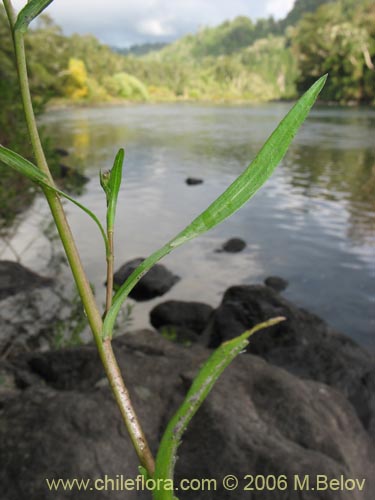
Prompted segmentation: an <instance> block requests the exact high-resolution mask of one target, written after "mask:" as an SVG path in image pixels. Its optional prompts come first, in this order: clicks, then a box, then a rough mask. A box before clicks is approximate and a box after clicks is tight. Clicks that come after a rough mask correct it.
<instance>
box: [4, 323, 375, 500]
mask: <svg viewBox="0 0 375 500" xmlns="http://www.w3.org/2000/svg"><path fill="white" fill-rule="evenodd" d="M114 349H115V352H116V355H117V357H118V361H119V365H120V368H121V369H122V371H123V373H124V374H125V379H126V380H127V383H128V386H129V387H130V391H131V394H132V398H133V400H134V405H135V408H136V409H137V411H138V413H139V417H140V420H141V421H142V423H143V424H144V427H145V430H146V433H147V436H148V438H149V440H150V443H151V447H152V449H153V451H154V452H155V451H156V448H157V443H158V442H159V440H160V432H161V429H164V428H165V424H166V422H167V420H168V419H169V418H170V417H171V415H173V413H174V411H175V409H176V407H177V406H178V405H179V404H180V403H181V401H182V399H183V397H184V395H185V394H186V391H187V388H188V387H187V386H188V384H189V383H190V382H191V381H192V379H193V376H194V374H195V373H196V372H197V370H198V368H199V366H200V365H201V364H202V361H203V360H204V359H206V358H207V357H208V356H209V354H210V353H209V351H207V350H205V349H203V348H201V347H200V346H198V345H195V346H193V347H191V348H190V349H185V348H182V347H181V346H178V345H176V344H173V343H171V342H167V341H166V340H164V339H163V338H162V337H161V336H158V335H156V334H155V333H153V332H146V331H142V332H135V334H128V335H126V336H122V337H119V338H117V339H115V341H114ZM73 353H74V355H73ZM30 356H31V357H34V359H35V355H23V356H21V357H19V359H17V360H14V361H13V365H12V366H10V364H9V363H8V364H7V365H6V367H4V366H2V365H1V363H0V372H1V373H2V374H3V373H4V369H5V370H6V373H7V377H8V389H7V391H6V392H5V393H4V395H3V397H4V398H6V404H4V406H3V409H2V411H1V413H0V442H1V447H0V463H1V464H2V467H1V469H0V481H1V485H2V499H3V500H26V499H27V500H40V499H41V498H43V499H45V500H49V499H51V500H52V499H53V500H63V499H65V498H87V499H88V498H91V499H94V500H99V499H108V500H109V499H111V500H116V499H122V498H124V491H117V492H116V491H108V492H107V491H97V490H95V489H93V490H91V491H87V492H83V491H80V492H77V490H75V491H72V492H71V493H67V492H66V491H64V490H63V489H62V488H61V489H60V490H59V491H53V492H52V491H48V488H47V487H46V481H45V478H49V479H52V478H65V479H67V478H69V479H71V478H92V479H94V478H103V477H104V475H107V476H108V477H109V478H114V479H115V478H116V475H117V474H119V475H120V474H122V475H123V476H124V477H126V478H136V476H137V474H138V469H137V465H138V460H137V458H136V456H135V453H134V451H133V449H132V446H131V445H130V440H129V438H128V435H127V433H126V431H125V430H124V426H123V423H122V421H121V417H120V413H119V411H118V409H117V407H116V405H115V402H114V399H113V397H112V395H111V393H110V389H109V387H108V384H107V383H106V382H105V379H104V372H103V369H102V367H101V365H100V362H99V359H98V356H97V353H96V349H95V348H94V347H93V346H84V347H81V348H77V349H74V350H73V349H70V350H67V351H60V352H54V353H51V352H49V353H45V354H40V355H39V356H40V357H41V358H44V362H42V363H41V364H40V361H39V362H38V363H37V364H39V368H37V371H38V372H40V377H38V376H35V374H34V375H33V377H34V378H30V380H34V381H33V383H32V384H31V385H30V386H28V387H27V389H25V390H21V389H17V387H15V384H14V383H13V382H12V377H15V374H16V372H17V370H26V369H29V370H30V369H31V368H30V367H31V366H32V365H33V363H31V362H30ZM72 356H73V359H74V368H73V370H72V365H71V362H70V360H71V359H72ZM80 358H81V359H80ZM54 364H55V365H56V369H55V370H54V374H53V376H52V377H51V375H50V374H49V369H47V372H45V369H44V368H43V369H42V370H40V366H51V365H54ZM27 367H28V368H27ZM34 368H35V365H34ZM12 370H13V375H9V374H11V373H12ZM42 372H43V373H42ZM46 375H47V376H46ZM373 451H374V450H373V448H372V445H371V442H370V440H369V439H368V434H367V433H366V431H365V430H364V428H363V426H362V424H361V422H360V420H359V419H358V418H357V416H356V413H355V412H354V411H353V408H352V406H351V405H350V404H349V403H348V401H346V400H345V398H344V397H343V396H342V394H340V393H339V392H338V391H335V390H333V389H331V388H330V387H328V386H326V385H324V384H321V383H316V382H312V381H309V380H302V379H299V378H298V377H296V376H295V375H293V374H290V373H288V372H287V371H285V370H283V369H281V368H278V367H275V366H272V365H271V364H269V363H267V362H266V361H264V360H262V359H261V358H259V357H257V356H252V355H247V356H240V357H238V358H237V359H236V360H235V361H234V362H233V364H232V365H231V366H230V367H229V368H228V369H227V370H226V371H225V372H224V374H223V375H222V376H221V378H220V380H219V381H218V383H217V384H216V386H215V388H214V389H213V391H212V392H211V394H210V396H209V397H208V399H207V400H206V401H205V402H204V404H203V406H202V407H201V409H200V410H199V411H198V413H197V415H196V416H195V417H194V418H193V420H192V423H191V425H190V427H189V429H188V431H187V433H186V434H185V436H184V439H183V444H182V446H181V447H180V449H179V452H178V455H179V459H178V461H177V465H176V478H175V481H176V482H178V481H179V480H180V479H182V478H199V477H200V478H213V479H216V480H217V489H216V490H215V491H213V490H212V491H195V492H194V495H193V496H192V493H191V491H190V492H189V491H188V492H182V491H179V492H178V496H179V498H180V499H181V500H191V499H192V498H194V500H207V499H208V500H213V499H215V500H216V499H218V498H220V500H222V499H223V500H225V499H236V500H237V499H240V500H242V499H248V498H258V495H255V496H254V495H252V496H251V497H250V496H249V492H248V491H244V488H243V487H244V485H245V484H247V483H248V482H249V479H248V480H246V481H245V480H244V479H243V478H244V477H245V476H246V475H247V474H252V475H254V476H255V475H257V474H260V475H266V476H270V475H275V476H280V475H286V476H287V481H288V488H287V490H286V491H279V490H278V489H276V490H275V491H272V492H271V493H270V494H265V496H263V494H262V495H261V496H259V498H266V499H268V498H269V499H271V498H272V500H282V499H285V498H288V499H292V500H293V499H295V500H297V499H298V500H315V499H316V498H318V497H319V499H320V500H354V499H355V500H372V498H374V495H375V492H374V484H373ZM227 474H235V475H236V476H238V477H239V478H240V481H241V488H238V489H237V490H236V491H232V492H230V491H225V490H224V489H223V488H222V486H221V485H222V480H223V478H224V477H225V476H226V475H227ZM317 474H319V475H327V476H328V477H329V478H330V479H331V478H340V476H341V475H344V476H345V477H346V478H359V479H362V478H365V480H366V483H365V488H364V490H363V491H362V492H361V491H358V490H356V491H354V492H353V491H345V490H343V491H334V492H333V491H332V490H325V491H319V495H317V494H316V491H309V490H303V491H294V487H293V485H294V476H295V475H299V476H300V477H301V479H302V480H303V478H304V476H305V475H309V476H310V478H311V485H312V486H315V478H316V475H317ZM175 484H176V483H175ZM125 497H126V499H127V500H133V499H134V500H135V499H139V498H145V499H146V498H150V493H149V492H147V493H145V494H143V493H142V492H136V491H127V492H126V494H125Z"/></svg>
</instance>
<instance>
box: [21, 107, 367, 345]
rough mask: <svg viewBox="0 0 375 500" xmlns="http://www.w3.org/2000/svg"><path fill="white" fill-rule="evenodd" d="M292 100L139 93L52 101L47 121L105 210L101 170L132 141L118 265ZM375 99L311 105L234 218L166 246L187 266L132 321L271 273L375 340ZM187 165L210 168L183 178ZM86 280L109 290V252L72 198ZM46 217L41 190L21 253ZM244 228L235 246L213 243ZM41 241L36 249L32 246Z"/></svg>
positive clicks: (174, 262)
mask: <svg viewBox="0 0 375 500" xmlns="http://www.w3.org/2000/svg"><path fill="white" fill-rule="evenodd" d="M289 108H290V105H289V104H286V103H272V104H262V105H257V106H211V105H207V106H205V105H191V104H166V105H164V104H163V105H133V106H121V107H98V108H87V109H69V110H57V111H53V112H49V113H48V114H47V115H46V116H44V118H43V120H42V123H43V125H44V126H47V127H48V129H49V133H50V135H52V136H53V137H54V138H55V139H56V142H57V144H58V145H59V147H61V148H65V149H67V150H68V151H69V152H70V156H69V157H68V159H67V160H64V161H65V162H66V163H67V164H69V165H72V166H76V167H77V168H83V169H84V171H85V174H86V175H87V176H89V177H90V182H89V183H88V184H87V186H86V190H85V192H84V194H83V195H82V196H81V197H80V201H81V202H82V203H84V204H86V205H87V206H89V207H90V208H91V209H92V210H93V211H95V212H96V213H97V214H99V216H100V217H101V218H102V219H103V220H104V216H105V202H104V195H103V193H102V191H101V188H100V185H99V182H98V172H99V169H101V168H102V169H107V168H110V167H111V164H112V161H113V158H114V156H115V154H116V152H117V150H118V149H119V148H120V147H125V149H126V160H125V168H124V181H123V185H122V188H121V193H120V197H119V205H118V211H117V226H116V237H115V240H116V262H117V267H118V266H119V265H120V264H122V263H124V262H125V261H127V260H129V259H131V258H134V257H139V256H143V257H146V256H147V255H148V254H149V253H150V252H152V251H153V250H155V249H156V248H158V247H159V246H161V245H162V244H164V243H165V242H166V241H167V240H169V239H170V238H171V237H172V236H173V235H174V234H175V233H176V232H177V231H180V230H181V229H182V228H183V227H184V226H185V225H186V224H187V223H188V222H189V221H190V220H191V219H192V218H193V217H195V216H196V215H197V214H198V213H199V212H200V211H201V210H203V209H204V208H205V207H206V206H207V205H208V204H209V203H210V202H211V201H212V200H213V199H214V198H215V197H216V196H217V195H219V194H220V193H221V192H222V191H223V190H224V189H225V188H226V187H227V186H228V185H229V184H230V183H231V182H232V181H233V180H234V179H235V178H236V176H237V175H239V174H240V173H241V171H242V170H243V169H244V168H245V167H246V166H247V164H248V163H249V161H250V160H251V159H252V158H253V157H254V156H255V154H256V152H257V151H258V150H259V148H260V147H261V146H262V144H263V142H264V141H265V139H266V138H267V136H268V135H269V134H270V133H271V131H272V130H273V129H274V127H275V126H276V125H277V123H278V122H279V120H280V119H281V118H282V117H283V116H284V114H285V113H286V112H287V111H288V109H289ZM374 125H375V111H374V110H369V109H339V108H327V107H324V108H323V107H316V108H315V109H314V110H313V111H312V113H311V115H310V116H309V118H308V120H307V121H306V123H305V124H304V125H303V127H302V129H301V131H300V132H299V134H298V136H297V137H296V138H295V140H294V142H293V145H292V146H291V148H290V150H289V151H288V153H287V156H286V157H285V159H284V160H283V162H282V164H281V165H280V166H279V167H278V169H277V170H276V172H275V173H274V175H273V176H272V178H271V179H270V180H269V181H268V183H267V184H266V185H265V186H264V187H263V188H262V190H261V191H259V192H258V193H257V194H256V196H255V197H254V198H253V199H252V200H251V201H250V202H249V203H248V204H247V205H246V206H245V207H243V208H242V209H241V210H240V211H239V212H237V213H236V214H235V215H234V216H233V217H232V218H231V219H229V220H228V221H226V222H224V223H223V224H222V225H221V226H219V227H218V228H216V229H214V230H212V231H211V232H209V233H206V235H204V236H202V237H200V238H199V239H197V240H194V241H192V242H190V243H188V244H187V245H185V246H183V247H181V248H179V249H177V250H176V251H175V252H173V253H172V254H170V255H169V256H168V257H167V258H166V259H165V260H164V263H165V264H166V265H167V267H168V268H169V269H170V270H172V271H173V272H175V273H176V274H178V275H179V276H180V277H181V278H182V279H181V281H180V282H179V283H178V284H177V285H175V286H174V288H173V289H172V290H171V291H170V292H169V293H168V294H167V295H165V296H164V297H162V298H160V299H156V300H153V301H151V302H148V303H141V304H139V303H138V304H136V305H135V307H134V309H133V312H132V316H133V326H134V327H143V326H147V325H148V312H149V310H150V309H151V308H152V307H154V305H156V304H157V303H158V302H161V301H163V300H166V299H170V298H175V299H182V300H196V301H202V302H208V303H210V304H212V305H214V306H215V305H217V304H219V302H220V300H221V296H222V294H223V292H224V291H225V289H226V288H227V287H229V286H230V285H233V284H240V283H243V284H246V283H247V284H250V283H260V282H262V280H263V279H264V278H265V277H267V276H269V275H278V276H281V277H283V278H285V279H287V280H288V281H289V282H290V285H289V287H288V289H287V290H286V291H285V292H284V295H285V296H286V297H287V298H289V299H291V300H293V301H295V302H296V303H297V304H298V305H300V306H302V307H305V308H308V309H309V310H311V311H313V312H315V313H317V314H318V315H320V316H321V317H323V318H324V319H326V320H327V321H328V322H329V323H330V324H331V325H332V326H334V327H335V328H337V329H338V330H341V331H342V332H344V333H347V334H348V335H350V336H351V337H352V338H354V339H355V340H357V341H358V342H360V343H361V344H362V345H366V346H368V347H370V348H371V349H374V339H375V313H374V309H375V307H374V306H375V302H374V299H375V194H374V193H375V166H374V165H375V155H374V133H373V131H374ZM188 176H193V177H199V178H202V179H204V183H203V184H201V185H198V186H191V187H189V186H187V185H186V184H185V179H186V177H188ZM67 209H68V214H69V218H70V220H71V224H72V227H73V231H74V234H75V235H76V236H77V240H78V245H79V249H80V250H81V253H82V257H83V260H84V262H85V266H86V269H87V272H88V274H89V277H90V280H91V282H92V283H93V284H94V286H95V289H96V293H97V295H98V297H99V300H100V301H102V302H104V287H103V282H104V279H105V260H104V251H103V245H102V243H101V240H100V237H99V236H98V234H97V230H96V227H95V225H94V224H92V223H91V221H90V220H89V219H87V216H86V215H85V214H83V213H81V212H80V211H79V210H78V209H76V208H75V207H74V206H71V205H67ZM46 217H48V215H47V210H46V206H45V203H44V201H42V200H37V201H36V203H35V204H34V206H33V207H31V209H30V211H29V213H28V214H27V216H26V219H25V220H24V221H23V223H22V224H21V226H20V227H19V228H18V233H17V234H15V235H14V238H15V239H14V241H13V243H14V245H16V244H17V238H18V239H19V240H20V241H21V240H22V244H23V245H26V244H27V241H26V240H27V238H29V239H30V240H33V241H34V243H33V244H30V245H29V246H28V248H29V250H28V251H27V252H25V253H24V255H25V260H26V263H28V264H34V266H33V267H34V268H35V267H36V268H38V267H39V268H40V270H42V268H43V259H44V258H45V252H46V250H45V248H44V246H43V245H40V244H39V246H38V244H35V238H33V237H32V235H33V234H34V232H35V231H37V230H36V228H37V227H38V225H39V222H40V220H44V219H46ZM20 235H21V236H22V235H23V236H22V237H21V236H20ZM231 237H240V238H243V239H244V240H245V241H246V242H247V248H246V249H245V250H244V251H243V252H241V253H239V254H226V253H215V249H217V248H218V247H220V246H221V244H222V243H223V242H224V241H225V240H226V239H228V238H231ZM31 247H33V248H34V250H32V249H31Z"/></svg>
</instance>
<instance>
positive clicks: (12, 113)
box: [0, 0, 375, 222]
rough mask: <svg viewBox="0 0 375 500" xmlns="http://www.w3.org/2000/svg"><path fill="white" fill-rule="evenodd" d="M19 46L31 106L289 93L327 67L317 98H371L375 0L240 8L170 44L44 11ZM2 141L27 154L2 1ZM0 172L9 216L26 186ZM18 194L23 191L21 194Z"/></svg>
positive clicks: (0, 211) (3, 207)
mask: <svg viewBox="0 0 375 500" xmlns="http://www.w3.org/2000/svg"><path fill="white" fill-rule="evenodd" d="M26 45H27V54H28V65H29V73H30V84H31V90H32V95H33V99H34V104H35V109H36V112H37V113H40V112H42V111H43V110H44V109H45V106H46V104H47V103H49V104H51V105H59V104H66V103H79V104H83V103H87V104H91V103H96V102H106V101H116V100H119V101H120V100H128V101H173V100H202V101H203V100H204V101H229V102H232V101H238V102H243V101H248V102H254V101H258V102H259V101H268V100H276V99H293V98H296V97H297V96H298V94H300V93H301V92H303V91H304V90H305V89H307V88H308V87H309V86H310V85H311V83H312V82H313V81H314V80H316V79H317V78H318V77H319V76H321V75H322V74H324V73H327V72H328V73H329V79H328V81H327V84H326V87H325V89H324V92H323V93H322V96H321V98H322V100H326V101H331V102H335V103H339V104H361V103H366V104H375V96H374V89H375V71H374V64H375V3H374V2H373V0H337V1H332V0H296V2H295V4H294V7H293V8H292V10H291V11H290V12H289V14H288V15H287V16H286V18H285V19H282V20H280V21H275V20H274V19H273V18H272V17H271V18H269V19H261V20H258V21H257V22H253V21H252V20H250V19H249V18H247V17H244V16H241V17H237V18H236V19H234V20H232V21H226V22H224V23H222V24H221V25H220V26H217V27H214V28H203V29H201V30H200V31H199V32H198V33H196V34H194V35H187V36H185V37H183V38H182V39H180V40H177V41H176V42H174V43H172V44H170V45H166V46H165V45H164V44H145V45H144V46H135V47H134V49H132V48H130V49H129V48H127V49H118V48H111V47H109V46H106V45H104V44H102V43H101V42H99V41H98V40H97V39H96V38H95V37H94V36H91V35H85V36H82V35H76V34H75V35H72V36H69V37H68V36H65V35H64V34H63V33H62V31H61V29H60V28H59V27H58V26H57V25H56V24H55V23H54V22H53V21H52V20H51V19H50V18H49V17H48V16H46V15H43V16H41V17H40V19H39V20H38V22H37V23H36V25H35V26H34V28H33V29H32V30H31V31H30V33H29V34H28V35H27V37H26ZM43 137H44V134H43ZM43 140H44V143H45V145H46V151H47V156H48V158H49V160H50V163H51V165H52V169H53V168H55V169H57V172H58V169H59V158H58V157H57V155H56V152H55V150H54V149H53V147H52V146H51V145H50V144H49V143H48V141H47V140H46V138H45V137H44V139H43ZM0 143H2V144H4V145H5V146H8V147H11V148H13V149H15V150H16V151H18V152H19V153H21V154H23V155H24V156H26V157H28V158H31V156H32V155H31V151H30V144H29V141H28V139H27V135H26V130H25V126H24V123H23V116H22V109H21V105H20V99H19V90H18V84H17V78H16V69H15V66H14V62H13V49H12V46H11V37H10V33H9V27H8V24H7V20H6V16H5V13H4V10H3V8H2V6H1V7H0ZM4 170H5V173H4V174H2V177H1V182H0V200H1V203H0V220H2V221H3V222H4V221H6V222H9V221H11V220H12V218H13V217H14V213H15V212H17V210H18V209H19V210H22V207H23V205H25V204H27V203H28V202H29V196H30V198H31V197H32V194H33V187H32V186H31V185H30V184H29V183H28V181H27V180H25V179H23V178H21V177H19V178H18V176H17V180H16V182H15V181H14V175H16V174H13V173H10V172H8V171H7V170H6V169H4ZM17 193H22V196H21V198H20V199H19V200H18V198H17V197H18V194H17ZM28 193H29V195H28ZM2 194H3V196H2ZM5 194H6V196H4V195H5ZM10 194H11V195H12V196H9V195H10ZM6 200H8V202H7V201H6ZM10 207H13V208H12V209H10ZM14 207H16V209H14Z"/></svg>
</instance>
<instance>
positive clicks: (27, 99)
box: [3, 0, 155, 476]
mask: <svg viewBox="0 0 375 500" xmlns="http://www.w3.org/2000/svg"><path fill="white" fill-rule="evenodd" d="M3 3H4V7H5V10H6V13H7V16H8V19H9V24H10V26H11V30H12V36H13V42H14V50H15V56H16V64H17V71H18V78H19V84H20V90H21V96H22V103H23V107H24V112H25V119H26V123H27V128H28V132H29V137H30V141H31V145H32V148H33V152H34V155H35V159H36V162H37V165H38V167H39V168H40V170H41V171H43V172H44V173H45V174H46V175H47V177H48V179H49V180H50V182H51V185H54V182H53V179H52V176H51V172H50V170H49V167H48V164H47V161H46V158H45V155H44V151H43V147H42V144H41V141H40V137H39V132H38V128H37V125H36V120H35V115H34V110H33V105H32V101H31V95H30V89H29V81H28V75H27V65H26V56H25V46H24V38H23V35H22V33H20V32H17V31H14V29H13V26H14V23H15V20H16V16H15V12H14V10H13V6H12V3H11V1H10V0H3ZM43 191H44V194H45V196H46V199H47V201H48V204H49V207H50V210H51V213H52V216H53V219H54V221H55V224H56V228H57V230H58V233H59V235H60V238H61V242H62V244H63V247H64V250H65V253H66V256H67V259H68V262H69V265H70V267H71V270H72V273H73V277H74V280H75V283H76V285H77V289H78V292H79V295H80V297H81V300H82V303H83V306H84V309H85V312H86V315H87V319H88V322H89V324H90V327H91V330H92V333H93V335H94V339H95V342H96V345H97V349H98V352H99V356H100V359H101V361H102V363H103V366H104V369H105V372H106V375H107V377H108V379H109V382H110V385H111V388H112V391H113V394H114V396H115V399H116V402H117V405H118V406H119V408H120V412H121V415H122V417H123V419H124V422H125V425H126V427H127V430H128V432H129V434H130V438H131V441H132V443H133V446H134V448H135V450H136V452H137V455H138V458H139V460H140V462H141V464H142V466H143V467H145V469H146V470H147V471H148V473H149V474H150V475H151V476H152V475H153V473H154V468H155V465H154V459H153V457H152V454H151V451H150V448H149V446H148V444H147V441H146V438H145V436H144V433H143V431H142V428H141V426H140V423H139V421H138V418H137V416H136V414H135V411H134V408H133V406H132V404H131V401H130V397H129V393H128V390H127V389H126V387H125V384H124V381H123V378H122V375H121V372H120V369H119V366H118V364H117V361H116V358H115V355H114V352H113V349H112V345H111V342H110V341H108V340H107V341H105V342H103V341H102V336H101V335H102V326H103V324H102V318H101V314H100V312H99V309H98V306H97V304H96V301H95V297H94V294H93V292H92V290H91V287H90V283H89V281H88V279H87V276H86V273H85V271H84V269H83V266H82V262H81V259H80V256H79V253H78V250H77V247H76V244H75V241H74V238H73V235H72V232H71V229H70V226H69V224H68V221H67V219H66V215H65V212H64V208H63V206H62V203H61V200H60V198H59V196H58V195H57V194H55V193H54V192H52V191H51V190H48V189H43Z"/></svg>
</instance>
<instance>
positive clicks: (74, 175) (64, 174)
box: [56, 164, 90, 185]
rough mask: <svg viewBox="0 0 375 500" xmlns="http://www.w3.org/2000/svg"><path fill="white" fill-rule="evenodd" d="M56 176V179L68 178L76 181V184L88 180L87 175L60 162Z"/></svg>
mask: <svg viewBox="0 0 375 500" xmlns="http://www.w3.org/2000/svg"><path fill="white" fill-rule="evenodd" d="M56 176H57V178H58V179H62V180H64V181H67V180H69V181H70V182H73V183H76V184H78V185H83V184H86V183H87V182H88V181H89V180H90V179H89V178H88V177H86V176H85V175H83V174H81V173H80V172H78V171H77V170H76V169H74V168H72V167H68V166H67V165H62V164H60V165H59V166H58V167H57V171H56Z"/></svg>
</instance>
